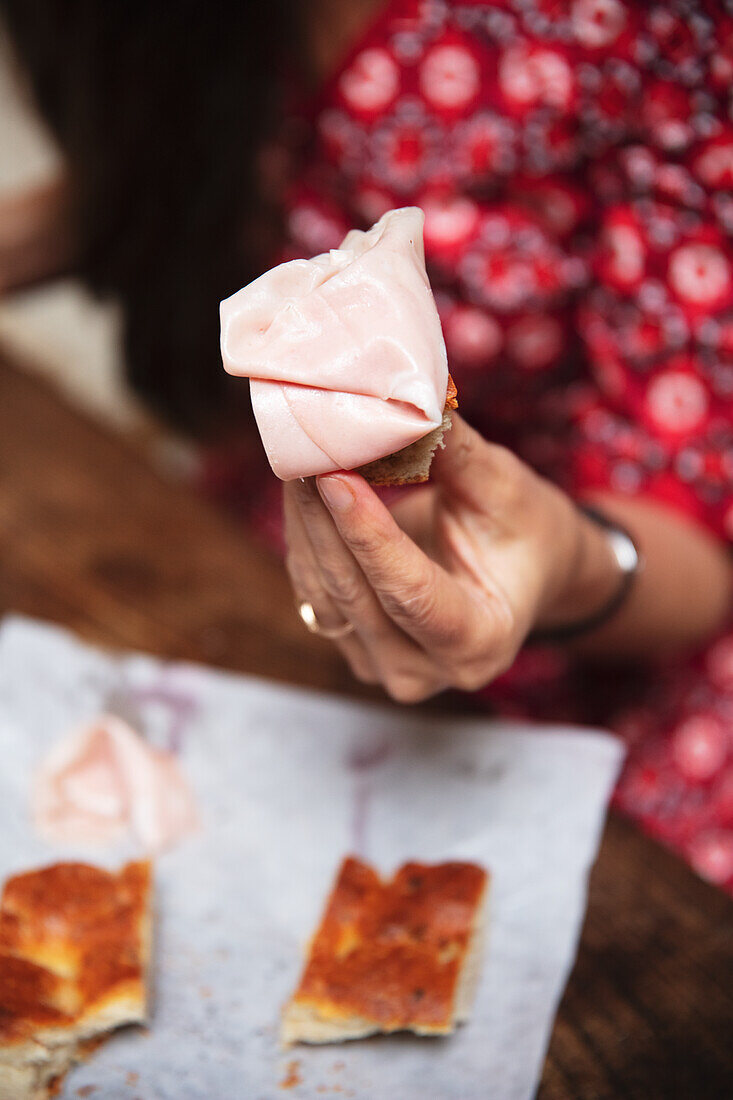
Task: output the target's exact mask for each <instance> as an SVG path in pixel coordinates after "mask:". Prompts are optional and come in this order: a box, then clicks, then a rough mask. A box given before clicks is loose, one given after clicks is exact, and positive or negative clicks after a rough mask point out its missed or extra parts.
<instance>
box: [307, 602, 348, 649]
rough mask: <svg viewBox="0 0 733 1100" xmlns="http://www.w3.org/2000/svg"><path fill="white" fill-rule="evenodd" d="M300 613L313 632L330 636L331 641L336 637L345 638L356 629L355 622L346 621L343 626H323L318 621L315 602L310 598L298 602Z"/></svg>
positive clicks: (324, 636) (322, 635) (326, 636)
mask: <svg viewBox="0 0 733 1100" xmlns="http://www.w3.org/2000/svg"><path fill="white" fill-rule="evenodd" d="M298 614H299V615H300V617H301V619H302V620H303V622H304V623H305V625H306V628H307V629H308V630H309V631H310V633H311V634H320V636H321V637H322V638H328V639H329V640H330V641H333V640H334V639H335V638H345V637H346V635H347V634H351V633H352V632H353V630H354V624H353V623H344V624H343V626H332V627H327V626H321V624H320V623H319V622H318V616H317V615H316V613H315V611H314V610H313V604H312V603H310V601H309V600H303V601H302V602H301V603H299V604H298Z"/></svg>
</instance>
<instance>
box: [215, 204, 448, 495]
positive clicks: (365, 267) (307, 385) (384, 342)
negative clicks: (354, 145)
mask: <svg viewBox="0 0 733 1100" xmlns="http://www.w3.org/2000/svg"><path fill="white" fill-rule="evenodd" d="M423 221H424V215H423V213H422V211H421V210H419V209H418V208H417V207H406V208H405V209H402V210H390V211H389V212H388V213H386V214H385V215H384V217H382V218H381V219H380V221H378V222H377V223H376V225H374V226H372V228H371V229H370V230H368V231H367V232H362V231H361V230H356V229H355V230H352V231H351V232H350V233H348V234H347V236H346V237H345V238H344V240H343V242H342V243H341V246H340V247H339V248H337V249H332V251H331V252H329V253H324V254H323V255H320V256H316V257H314V258H313V259H312V260H292V261H290V262H289V263H285V264H281V265H280V266H279V267H275V268H273V269H272V270H271V271H268V272H266V273H265V274H264V275H262V276H261V277H260V278H259V279H256V280H255V281H254V282H253V283H250V284H249V285H248V286H246V287H244V288H243V289H242V290H239V291H238V292H237V293H236V294H233V295H232V296H231V298H227V299H226V300H225V301H223V302H222V303H221V352H222V359H223V361H224V366H225V368H226V370H227V371H228V372H229V373H230V374H234V375H240V376H243V377H248V378H249V379H250V390H251V396H252V407H253V410H254V414H255V419H256V421H257V426H258V428H259V430H260V435H261V436H262V442H263V444H264V447H265V450H266V452H267V457H268V458H269V460H270V465H271V466H272V469H273V470H274V472H275V473H276V474H277V476H278V477H279V478H281V479H282V480H283V481H291V480H292V479H293V478H297V477H309V476H311V475H314V474H325V473H330V472H332V471H334V470H341V469H346V470H351V469H354V468H356V467H358V466H362V465H364V464H365V463H368V462H372V461H374V460H375V459H378V458H382V457H384V456H385V455H389V454H392V453H393V452H395V451H398V450H401V449H402V448H403V447H407V446H408V445H409V444H411V443H414V442H415V441H416V440H418V439H421V438H422V437H423V436H424V435H427V434H428V432H431V431H433V430H434V429H435V428H437V427H439V425H440V424H441V422H442V418H443V408H444V405H445V399H446V390H447V387H448V363H447V358H446V352H445V344H444V342H443V334H442V330H441V326H440V320H439V318H438V311H437V309H436V306H435V301H434V299H433V294H432V291H431V289H430V283H429V281H428V277H427V274H426V271H425V255H424V251H423V237H422V231H423Z"/></svg>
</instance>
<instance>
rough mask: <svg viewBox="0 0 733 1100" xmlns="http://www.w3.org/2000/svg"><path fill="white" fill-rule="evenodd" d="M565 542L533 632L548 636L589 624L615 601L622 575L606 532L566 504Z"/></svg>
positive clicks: (579, 511)
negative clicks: (547, 634)
mask: <svg viewBox="0 0 733 1100" xmlns="http://www.w3.org/2000/svg"><path fill="white" fill-rule="evenodd" d="M568 504H569V505H570V509H569V512H570V514H569V515H568V516H567V517H566V520H565V522H566V530H567V531H568V535H569V537H568V539H567V540H563V541H564V542H565V543H566V546H565V551H564V553H563V554H562V560H560V561H558V563H557V566H556V571H555V573H554V576H553V577H552V578H551V581H550V583H549V584H548V587H547V593H546V598H545V600H544V602H543V603H542V605H541V607H540V610H539V613H538V616H537V620H536V624H535V629H536V630H538V631H541V632H544V631H548V632H551V631H553V630H555V629H558V628H564V627H566V626H567V625H568V624H572V623H584V622H586V621H588V620H592V619H593V618H594V617H595V616H596V615H597V614H598V613H599V612H601V611H602V610H603V608H605V607H607V606H610V605H611V604H612V602H613V600H614V598H615V597H616V595H617V593H618V591H619V586H620V585H621V584H622V583H623V575H622V573H621V570H620V568H619V563H618V560H617V558H616V555H615V553H614V551H613V548H612V547H611V544H610V542H609V539H608V536H607V533H606V531H604V529H603V528H602V527H601V526H600V525H599V524H598V523H597V522H595V520H593V519H591V518H590V517H589V516H587V515H585V514H584V513H583V512H582V511H581V510H580V509H579V508H578V507H576V505H575V504H573V503H572V502H571V501H568Z"/></svg>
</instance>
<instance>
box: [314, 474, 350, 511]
mask: <svg viewBox="0 0 733 1100" xmlns="http://www.w3.org/2000/svg"><path fill="white" fill-rule="evenodd" d="M318 489H319V492H320V494H321V496H322V497H323V499H324V500H325V502H326V504H327V505H328V507H329V508H331V509H332V511H334V512H345V511H346V510H347V509H348V508H350V507H351V505H352V504H353V503H354V501H355V500H356V497H355V496H354V494H353V492H352V490H351V486H350V485H349V484H348V483H347V482H345V481H344V480H343V478H340V477H319V478H318Z"/></svg>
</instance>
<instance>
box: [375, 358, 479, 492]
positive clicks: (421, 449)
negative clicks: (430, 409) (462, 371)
mask: <svg viewBox="0 0 733 1100" xmlns="http://www.w3.org/2000/svg"><path fill="white" fill-rule="evenodd" d="M457 408H458V390H457V389H456V384H455V382H454V381H453V379H452V378H451V376H450V375H448V392H447V393H446V397H445V407H444V409H443V422H442V423H441V424H439V425H438V427H437V428H433V430H432V432H428V434H427V435H424V436H423V437H422V439H418V440H417V441H416V442H415V443H410V445H409V446H407V447H403V448H402V450H401V451H395V452H394V454H391V455H387V456H386V457H385V458H377V459H375V460H374V461H373V462H368V463H367V464H366V465H365V466H360V467H359V470H358V473H360V474H361V475H362V477H364V478H366V480H367V481H368V482H369V483H370V485H384V486H386V485H419V484H421V483H423V482H425V481H427V480H428V478H429V477H430V467H431V465H432V463H433V456H434V454H435V452H436V451H437V449H438V447H444V446H445V443H444V442H443V438H444V436H445V433H446V432H448V431H450V428H451V413H452V412H453V411H454V409H457Z"/></svg>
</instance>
